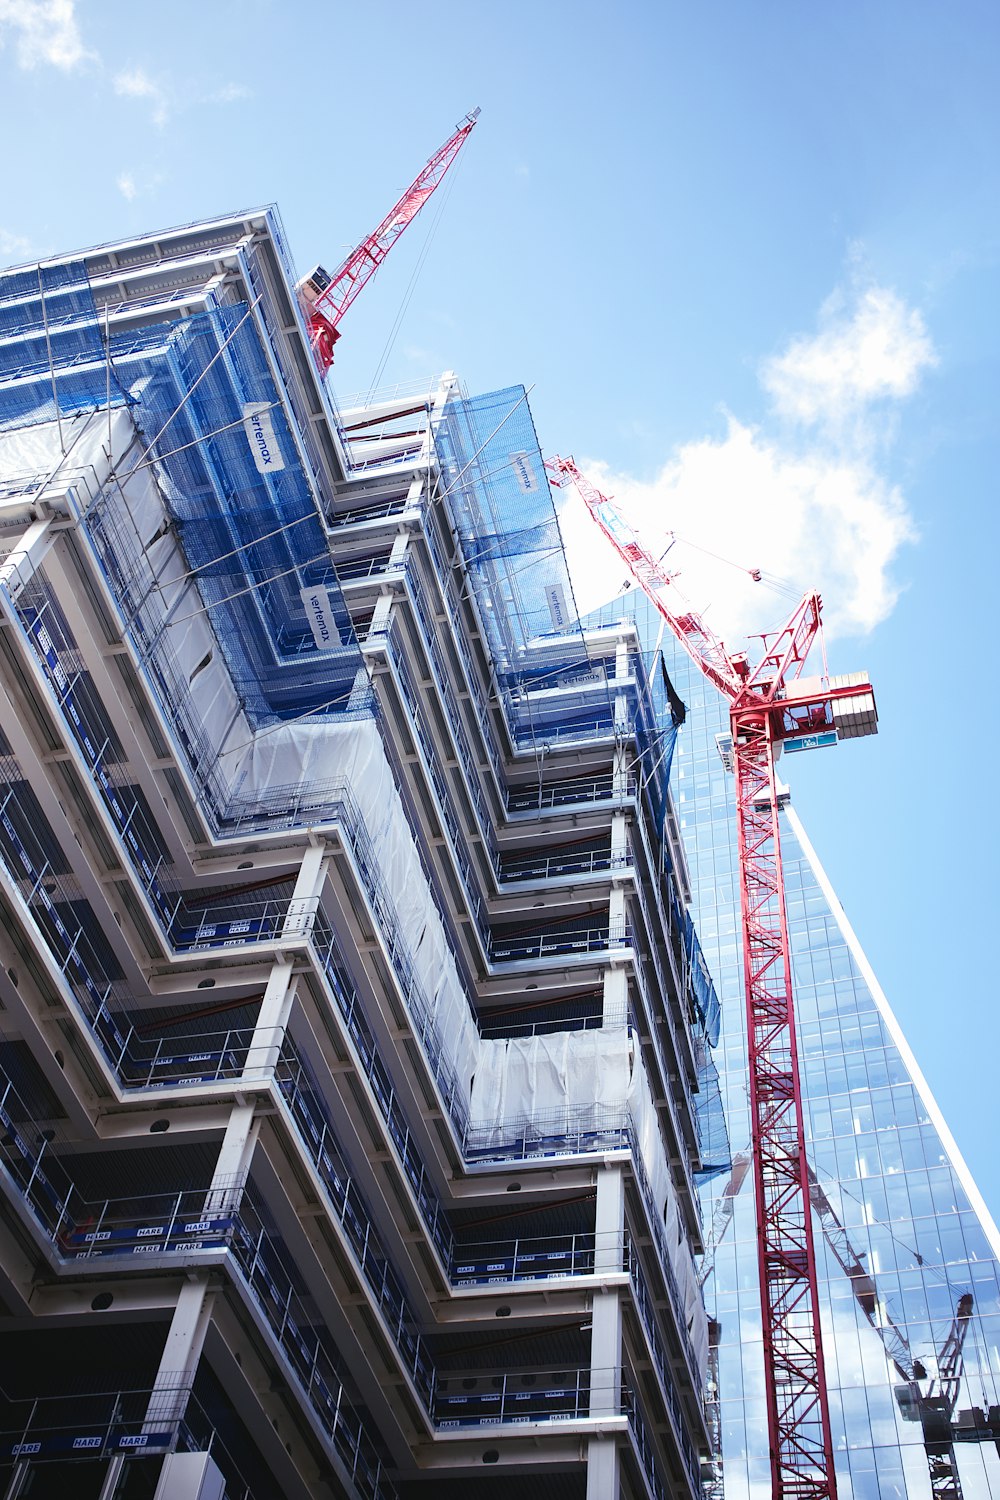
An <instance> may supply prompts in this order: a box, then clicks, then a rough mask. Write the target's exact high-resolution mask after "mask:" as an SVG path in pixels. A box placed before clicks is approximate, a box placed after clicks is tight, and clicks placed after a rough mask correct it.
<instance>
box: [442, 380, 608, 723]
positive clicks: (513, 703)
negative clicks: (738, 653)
mask: <svg viewBox="0 0 1000 1500" xmlns="http://www.w3.org/2000/svg"><path fill="white" fill-rule="evenodd" d="M436 441H437V451H438V455H439V458H440V461H441V488H442V491H443V493H444V496H445V499H446V503H447V505H448V508H449V512H450V514H451V518H452V522H453V525H454V527H455V531H456V533H457V535H458V539H459V543H460V545H461V548H462V553H463V555H464V557H465V561H466V565H467V569H468V576H469V584H470V588H471V591H472V594H473V597H474V598H475V601H476V604H477V606H478V610H479V616H480V619H481V621H482V625H483V629H484V631H485V634H486V637H487V639H488V641H489V645H490V652H491V655H492V658H493V661H494V664H495V667H496V673H497V685H498V687H499V690H500V701H501V703H502V705H503V707H504V710H505V713H506V717H507V723H508V726H509V728H510V731H511V734H512V736H513V738H514V740H515V742H516V743H518V744H523V743H524V742H525V741H528V742H533V743H534V744H535V745H536V747H537V746H539V745H544V744H546V743H549V742H554V741H555V740H557V739H558V740H566V739H585V738H590V737H593V736H594V735H596V734H607V733H608V732H609V731H613V728H614V711H613V706H612V703H611V697H610V694H609V693H608V691H607V687H606V674H605V673H602V672H600V671H598V670H596V669H595V665H594V663H593V662H591V661H590V660H589V659H588V655H587V648H586V645H585V643H584V639H583V632H582V630H581V628H580V622H579V616H578V612H577V608H576V601H575V599H574V597H573V585H572V582H571V580H570V576H569V569H568V568H567V565H566V555H565V552H564V550H563V543H562V534H561V532H560V529H559V522H558V520H557V517H556V511H555V506H554V504H553V502H552V492H551V489H550V488H549V481H548V477H547V475H546V472H545V466H544V463H543V461H542V455H541V453H540V451H539V447H538V439H537V437H536V435H535V428H534V423H533V421H532V417H531V411H530V409H529V407H528V403H527V399H526V393H525V390H524V387H523V386H512V387H510V388H508V389H506V390H502V391H493V392H491V393H490V394H488V395H484V396H476V397H473V398H472V399H467V400H458V399H452V400H450V401H449V402H448V403H447V405H446V407H445V409H444V415H443V417H442V418H441V419H440V421H439V423H438V426H437V428H436ZM556 687H558V688H560V689H561V691H560V693H559V694H558V695H556V694H552V695H549V696H547V695H546V689H547V688H556ZM574 689H575V691H574Z"/></svg>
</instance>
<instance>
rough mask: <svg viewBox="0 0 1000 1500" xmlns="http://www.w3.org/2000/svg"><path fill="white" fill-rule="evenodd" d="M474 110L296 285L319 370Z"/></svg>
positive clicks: (440, 174) (436, 181)
mask: <svg viewBox="0 0 1000 1500" xmlns="http://www.w3.org/2000/svg"><path fill="white" fill-rule="evenodd" d="M478 118H479V110H478V108H477V109H474V110H471V111H470V112H469V114H467V115H466V116H465V118H464V119H463V120H460V121H459V123H458V125H457V126H456V128H455V131H454V133H453V134H452V135H451V136H450V137H449V138H448V140H446V141H445V143H444V145H443V146H440V147H439V148H438V150H437V151H435V153H434V155H433V156H432V157H431V158H430V160H429V161H428V162H427V163H426V165H425V166H424V167H422V168H421V170H420V171H419V172H418V173H417V175H416V177H415V178H414V179H413V181H412V182H411V183H410V185H409V187H408V188H407V189H406V192H405V193H404V194H403V196H402V197H401V198H400V199H399V201H398V202H397V203H394V204H393V206H392V208H391V209H390V210H389V212H388V213H387V214H386V216H385V218H384V219H383V220H382V222H381V224H379V226H378V228H377V229H373V230H372V232H371V234H370V235H368V237H367V238H366V239H364V240H362V242H361V244H360V245H356V246H355V248H354V249H353V250H352V251H351V253H350V255H348V256H347V257H346V259H344V260H343V261H342V262H341V263H340V265H339V266H338V267H337V269H336V270H335V271H334V272H333V273H332V275H331V273H330V272H328V271H325V270H324V269H323V267H322V266H316V267H314V269H313V270H312V271H310V273H309V275H308V276H304V277H303V278H302V280H301V281H300V282H299V284H298V286H297V288H296V290H297V292H298V294H299V301H300V303H301V305H302V311H303V314H304V316H305V319H306V323H307V324H308V327H309V342H310V344H311V346H312V351H313V356H314V358H315V360H316V363H317V365H318V366H319V371H320V374H321V375H325V374H326V372H327V370H328V369H329V368H330V366H331V365H332V364H333V346H334V344H335V343H336V342H337V340H338V339H339V338H340V331H339V326H338V325H339V323H340V320H341V318H342V317H343V316H344V314H345V312H346V311H347V309H348V308H349V307H350V305H351V303H352V302H353V301H354V299H355V298H356V297H357V295H358V293H359V292H361V291H362V289H363V288H364V287H365V286H366V285H367V284H368V282H369V281H370V280H371V278H372V277H373V276H374V275H375V272H376V271H377V270H378V268H379V266H380V265H381V264H382V262H383V261H384V260H385V258H386V256H387V255H388V253H389V251H390V250H391V249H392V247H393V245H394V244H395V243H396V241H397V240H398V239H399V236H400V235H401V234H402V233H403V230H404V229H405V228H406V226H407V225H408V224H410V223H412V221H413V220H414V219H415V218H416V216H417V214H418V213H419V212H420V210H421V209H422V208H423V206H424V204H425V203H426V202H427V200H428V198H429V197H430V196H431V194H432V193H433V192H434V190H435V188H437V187H438V186H439V185H440V183H441V181H442V179H443V178H444V175H445V173H446V172H447V171H448V168H449V167H450V166H451V164H452V162H453V161H454V160H455V158H456V156H457V155H458V153H459V151H461V149H462V147H463V146H464V145H465V142H466V140H467V139H468V137H469V134H470V132H471V131H472V128H473V126H474V125H475V123H476V120H477V119H478Z"/></svg>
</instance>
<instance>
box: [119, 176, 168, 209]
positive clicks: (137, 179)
mask: <svg viewBox="0 0 1000 1500" xmlns="http://www.w3.org/2000/svg"><path fill="white" fill-rule="evenodd" d="M162 181H163V174H162V172H149V171H146V172H134V171H124V172H119V174H118V176H117V177H116V178H115V186H116V187H117V189H118V191H119V192H120V193H121V195H122V197H123V198H124V199H125V200H126V201H127V202H128V203H131V202H132V201H133V200H134V199H135V198H146V197H149V195H150V194H151V193H154V192H155V191H156V189H157V188H158V187H159V186H160V184H161V183H162Z"/></svg>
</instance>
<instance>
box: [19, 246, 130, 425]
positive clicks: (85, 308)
mask: <svg viewBox="0 0 1000 1500" xmlns="http://www.w3.org/2000/svg"><path fill="white" fill-rule="evenodd" d="M50 356H51V359H50ZM53 384H54V385H55V390H54V391H53ZM107 385H108V368H107V359H106V354H105V348H104V340H103V338H102V336H101V330H100V325H99V322H98V317H97V310H96V308H95V306H94V299H93V296H92V294H91V290H90V284H89V282H88V281H87V273H86V268H85V266H84V264H83V262H82V261H72V262H70V263H68V264H65V265H57V266H37V267H36V266H32V267H31V268H30V269H29V270H26V271H8V272H6V273H3V274H0V431H6V430H9V429H10V428H13V427H24V426H29V425H32V424H34V423H36V422H51V421H53V420H54V419H55V417H56V416H57V415H59V416H73V415H75V414H76V413H77V412H80V411H95V410H97V409H98V408H99V407H103V406H105V405H106V404H107ZM124 399H125V397H124V395H123V393H122V391H121V389H120V387H119V385H118V382H117V380H116V378H115V376H114V372H113V371H112V374H111V402H112V405H116V406H117V405H121V403H122V402H123V401H124ZM57 402H58V405H57Z"/></svg>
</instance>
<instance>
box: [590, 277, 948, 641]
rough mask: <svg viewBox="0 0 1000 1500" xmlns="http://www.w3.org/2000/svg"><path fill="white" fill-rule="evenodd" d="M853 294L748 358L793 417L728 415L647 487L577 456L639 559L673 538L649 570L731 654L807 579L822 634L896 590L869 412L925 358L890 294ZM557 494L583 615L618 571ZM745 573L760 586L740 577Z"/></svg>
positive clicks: (881, 615) (883, 608)
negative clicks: (783, 344)
mask: <svg viewBox="0 0 1000 1500" xmlns="http://www.w3.org/2000/svg"><path fill="white" fill-rule="evenodd" d="M853 297H854V300H853V303H852V304H851V305H850V306H848V304H847V302H846V301H845V300H844V299H841V300H840V302H839V303H838V304H837V307H838V308H839V311H837V312H835V311H834V304H833V302H832V301H831V303H828V304H827V307H826V308H825V309H824V313H823V318H822V326H821V330H820V332H819V334H817V335H816V336H815V337H814V338H812V339H808V338H797V339H794V340H793V341H792V342H791V343H790V345H789V346H788V348H787V349H786V350H785V352H784V353H783V354H781V355H778V356H777V357H775V358H773V359H771V360H768V361H767V363H766V364H765V365H764V367H763V374H762V381H763V384H764V385H765V388H766V389H767V390H768V391H769V393H770V394H771V395H772V397H773V400H774V403H775V407H776V410H777V412H778V414H779V415H780V416H783V417H784V416H789V417H792V418H795V419H797V420H798V422H799V423H801V424H803V425H802V426H800V427H798V428H793V429H791V430H790V429H789V428H788V427H787V425H782V426H781V427H780V428H779V435H774V434H771V433H769V432H768V430H767V429H766V428H764V427H753V426H750V425H748V424H746V423H744V422H741V421H739V420H738V419H737V418H736V417H733V416H728V417H727V430H726V432H725V435H724V436H722V437H720V438H715V437H704V438H699V439H696V440H694V441H692V442H689V443H685V444H683V445H682V446H681V447H680V448H678V449H677V450H676V451H675V452H674V453H673V454H672V455H671V456H670V457H669V459H668V460H667V461H666V462H665V463H664V464H663V466H662V468H661V469H660V471H659V473H658V474H657V475H656V477H655V478H653V479H652V480H649V481H644V480H638V479H635V478H633V477H632V476H630V475H628V474H614V473H612V472H610V470H609V469H608V467H607V466H606V465H604V464H602V463H601V462H600V461H591V462H590V463H589V464H584V463H581V468H585V470H586V472H587V474H588V477H589V478H590V479H591V480H592V481H593V483H595V484H596V485H597V487H598V489H600V490H601V491H602V493H604V494H608V495H611V494H613V495H614V497H615V499H616V501H617V503H618V505H619V506H620V508H621V510H622V512H623V513H624V515H625V516H626V517H627V518H628V520H629V521H630V522H631V523H632V525H633V526H634V527H635V529H636V531H637V532H638V534H639V536H640V537H641V538H642V540H643V541H644V543H645V545H646V547H647V548H648V550H649V551H651V552H652V553H653V554H654V555H656V556H658V555H659V554H660V553H661V552H662V551H663V550H664V549H665V548H667V547H668V545H670V541H671V533H672V532H673V533H676V537H677V540H676V542H675V543H674V545H673V547H672V549H671V551H670V553H669V556H668V559H667V561H666V563H665V566H667V567H669V569H670V570H671V571H674V570H676V571H677V572H678V573H679V575H680V576H679V577H678V579H677V584H676V587H677V589H678V591H679V593H681V592H682V594H683V596H684V597H685V598H686V599H687V600H688V601H689V602H690V604H691V606H693V607H694V608H695V609H697V610H698V612H699V613H701V614H704V615H705V616H706V619H707V621H708V623H709V624H711V625H712V627H713V628H714V630H715V631H716V633H717V634H718V635H720V636H722V637H723V639H726V640H727V642H728V643H729V644H730V645H731V646H732V647H733V649H736V647H737V646H738V645H739V644H740V637H742V636H744V635H746V634H748V633H752V632H757V631H760V630H765V629H768V630H770V629H773V628H775V626H777V625H779V624H780V623H782V621H783V619H784V618H786V617H787V615H788V614H789V613H790V612H791V608H792V605H793V604H794V602H795V599H796V598H797V597H798V596H800V595H801V593H802V592H803V591H804V590H805V589H807V588H818V589H819V590H820V592H821V593H822V594H823V597H824V604H825V608H824V618H825V621H826V625H827V630H828V633H829V634H830V635H836V634H841V635H844V634H857V633H863V632H867V631H869V630H871V629H872V628H873V627H874V626H875V625H877V624H878V623H879V622H880V621H881V620H884V619H885V618H886V616H887V615H888V614H890V613H891V611H892V609H893V607H894V605H895V603H896V600H897V598H898V596H899V585H898V583H897V582H896V581H895V580H894V578H893V576H892V572H891V569H892V565H893V563H894V561H895V560H896V559H897V557H898V554H899V551H900V549H901V548H902V547H903V546H904V545H905V544H906V543H908V542H913V541H915V540H916V531H915V528H914V525H913V522H912V519H911V518H910V515H909V513H908V511H907V507H906V502H905V499H904V497H903V495H902V494H901V492H900V490H899V488H898V487H897V486H896V485H895V484H893V483H892V482H891V481H890V480H889V479H888V478H887V477H886V475H885V474H884V473H883V472H882V470H881V468H880V465H879V462H878V458H877V456H878V454H879V453H880V451H881V449H880V447H879V445H878V444H877V443H875V442H874V441H873V438H874V436H876V435H878V432H879V429H877V428H876V425H875V418H876V414H878V415H880V416H881V417H883V418H886V417H887V414H886V413H885V412H883V411H882V407H884V406H885V405H886V404H887V403H889V402H898V401H900V400H902V399H903V398H904V397H906V396H908V395H910V394H912V392H913V391H914V390H915V389H916V386H917V384H918V381H919V378H920V375H921V372H922V371H923V370H924V369H925V368H926V367H927V366H928V365H930V364H932V363H934V352H933V348H932V346H931V342H930V339H929V337H928V335H927V332H926V329H925V327H924V324H923V320H922V319H921V317H920V314H919V313H918V312H916V311H915V310H913V309H909V308H907V307H906V305H905V304H904V303H903V302H902V301H901V299H900V298H899V297H898V296H896V294H895V293H893V292H890V291H886V290H885V289H883V288H879V287H868V288H866V289H863V290H861V291H858V292H855V293H854V294H853ZM891 429H892V423H891V422H889V421H887V420H883V422H882V430H891ZM564 494H565V495H566V497H567V498H566V499H565V501H564V502H563V504H562V506H561V508H560V519H561V521H562V524H563V534H564V536H565V538H566V545H567V554H568V558H569V563H570V569H571V572H572V573H573V578H574V585H575V588H576V593H577V601H578V603H579V605H580V608H581V611H583V612H585V611H587V610H588V609H590V608H594V607H596V605H598V604H599V603H602V602H603V601H605V600H607V599H608V598H609V597H611V596H612V595H613V592H614V590H615V589H616V588H617V586H618V585H619V584H620V583H622V582H624V580H625V578H626V575H627V569H626V567H625V565H624V564H623V563H622V562H621V560H620V559H619V558H618V557H617V555H616V554H615V553H614V551H613V549H612V548H611V547H610V544H609V543H607V542H605V541H604V539H603V537H602V535H601V533H600V531H599V529H598V527H597V526H596V525H595V524H594V522H593V521H592V520H591V519H590V518H589V516H588V515H587V513H586V510H585V507H584V506H583V504H582V502H581V501H580V500H579V498H578V497H577V496H576V493H575V491H565V492H564ZM668 528H669V529H668ZM710 554H712V555H710ZM722 559H727V560H729V561H723V560H722ZM734 564H737V565H738V566H734ZM752 568H760V569H762V570H763V572H764V574H765V582H764V583H755V582H753V581H752V579H751V577H750V576H749V570H750V569H752ZM769 576H770V577H772V578H777V579H780V580H786V581H787V583H788V585H789V586H790V593H789V594H788V595H787V597H784V598H782V597H781V596H780V595H778V594H776V593H775V592H774V591H773V590H772V589H770V588H768V587H767V583H766V580H767V578H768V577H769ZM678 602H681V601H680V600H679V601H678Z"/></svg>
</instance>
